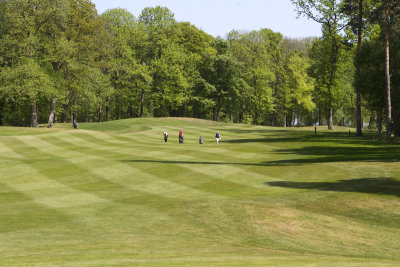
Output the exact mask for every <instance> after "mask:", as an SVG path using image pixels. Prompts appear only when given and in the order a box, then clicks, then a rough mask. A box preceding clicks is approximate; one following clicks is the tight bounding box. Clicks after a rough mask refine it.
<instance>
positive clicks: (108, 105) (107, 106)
mask: <svg viewBox="0 0 400 267" xmlns="http://www.w3.org/2000/svg"><path fill="white" fill-rule="evenodd" d="M109 116H110V99H109V98H108V97H107V98H106V120H108V117H109Z"/></svg>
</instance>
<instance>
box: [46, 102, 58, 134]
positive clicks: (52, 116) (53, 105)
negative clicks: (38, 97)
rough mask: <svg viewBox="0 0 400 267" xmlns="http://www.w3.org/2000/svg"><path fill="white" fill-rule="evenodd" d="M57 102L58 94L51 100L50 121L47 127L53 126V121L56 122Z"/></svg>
mask: <svg viewBox="0 0 400 267" xmlns="http://www.w3.org/2000/svg"><path fill="white" fill-rule="evenodd" d="M56 103H57V96H56V95H55V96H54V97H53V99H52V100H51V106H50V115H49V122H48V125H47V127H49V128H50V127H51V126H53V123H55V118H56Z"/></svg>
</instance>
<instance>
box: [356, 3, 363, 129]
mask: <svg viewBox="0 0 400 267" xmlns="http://www.w3.org/2000/svg"><path fill="white" fill-rule="evenodd" d="M363 1H364V0H359V1H358V41H357V55H359V52H360V49H361V43H362V29H363ZM357 58H358V57H357ZM359 78H360V64H357V69H356V79H357V82H356V109H357V112H356V128H357V133H356V135H357V136H359V137H360V136H362V127H363V126H362V124H361V94H360V88H359V87H360V85H359V84H360V83H359V80H358V79H359Z"/></svg>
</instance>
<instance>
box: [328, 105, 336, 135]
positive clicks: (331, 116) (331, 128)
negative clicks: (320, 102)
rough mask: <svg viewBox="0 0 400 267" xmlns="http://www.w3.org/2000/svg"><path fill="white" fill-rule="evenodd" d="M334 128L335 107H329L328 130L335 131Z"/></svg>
mask: <svg viewBox="0 0 400 267" xmlns="http://www.w3.org/2000/svg"><path fill="white" fill-rule="evenodd" d="M334 129H335V128H334V127H333V107H332V105H330V106H329V114H328V130H334Z"/></svg>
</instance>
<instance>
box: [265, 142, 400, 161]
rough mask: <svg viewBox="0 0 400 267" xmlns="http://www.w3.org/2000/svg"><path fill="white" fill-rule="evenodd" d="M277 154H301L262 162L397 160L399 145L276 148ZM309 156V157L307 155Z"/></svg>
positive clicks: (399, 150)
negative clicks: (299, 156) (298, 156)
mask: <svg viewBox="0 0 400 267" xmlns="http://www.w3.org/2000/svg"><path fill="white" fill-rule="evenodd" d="M275 153H277V154H286V155H293V154H295V155H301V156H302V157H301V158H299V159H287V160H276V161H267V162H264V164H265V165H266V166H274V165H293V164H308V163H328V162H349V161H365V162H398V161H400V147H399V146H373V147H357V146H352V147H349V146H347V147H341V146H335V147H333V146H309V147H302V148H295V149H276V150H275ZM307 156H309V157H307Z"/></svg>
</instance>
